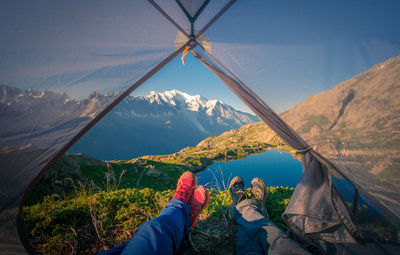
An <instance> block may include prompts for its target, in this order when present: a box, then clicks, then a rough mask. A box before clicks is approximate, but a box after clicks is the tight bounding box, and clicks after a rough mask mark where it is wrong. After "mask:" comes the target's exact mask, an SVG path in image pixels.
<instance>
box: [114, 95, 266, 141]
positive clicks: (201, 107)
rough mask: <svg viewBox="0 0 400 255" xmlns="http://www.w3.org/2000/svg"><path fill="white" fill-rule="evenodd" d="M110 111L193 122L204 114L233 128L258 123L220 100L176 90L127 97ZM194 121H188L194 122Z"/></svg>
mask: <svg viewBox="0 0 400 255" xmlns="http://www.w3.org/2000/svg"><path fill="white" fill-rule="evenodd" d="M114 112H115V114H118V115H120V116H123V117H130V116H131V115H134V116H137V117H148V116H152V117H159V118H167V117H168V116H172V115H184V116H186V117H189V115H193V117H195V119H197V118H198V117H199V116H202V115H204V116H203V117H205V116H208V117H209V118H208V119H209V120H210V121H212V119H213V118H215V117H216V118H217V122H218V123H219V124H221V125H228V126H235V127H234V128H237V127H240V126H242V125H244V124H248V123H252V122H254V121H257V120H258V119H257V117H255V116H254V115H251V114H248V113H245V112H241V111H237V110H235V109H234V108H233V107H231V106H230V105H227V104H224V103H223V102H222V101H220V100H208V99H207V98H204V97H202V96H200V95H195V96H191V95H189V94H187V93H184V92H181V91H179V90H172V91H165V92H161V93H160V92H154V91H151V92H149V93H148V94H147V95H145V96H137V97H135V96H129V97H128V98H127V99H125V100H124V101H123V103H121V104H120V105H119V106H117V108H116V110H115V111H114ZM218 117H219V118H218ZM195 119H192V120H193V121H195V122H196V120H195ZM232 128H233V127H232ZM204 132H206V133H210V134H213V133H214V132H213V130H212V129H204Z"/></svg>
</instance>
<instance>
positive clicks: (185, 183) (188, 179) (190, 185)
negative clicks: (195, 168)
mask: <svg viewBox="0 0 400 255" xmlns="http://www.w3.org/2000/svg"><path fill="white" fill-rule="evenodd" d="M196 185H197V183H196V175H195V174H193V173H192V172H189V171H186V172H184V173H183V174H182V175H181V177H180V178H179V180H178V184H177V185H176V190H175V193H174V197H173V198H179V199H182V200H183V201H184V202H186V203H187V204H190V199H191V198H192V196H193V193H194V189H195V188H196Z"/></svg>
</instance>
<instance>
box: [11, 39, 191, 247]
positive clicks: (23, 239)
mask: <svg viewBox="0 0 400 255" xmlns="http://www.w3.org/2000/svg"><path fill="white" fill-rule="evenodd" d="M189 43H191V41H189V42H188V43H186V44H184V45H183V46H182V47H180V48H179V49H177V50H176V51H174V52H173V53H172V54H171V55H169V56H168V57H166V58H165V59H164V60H163V61H161V62H160V63H159V64H158V65H157V66H155V67H154V68H153V69H152V70H150V71H149V72H148V73H146V74H145V75H144V76H143V77H142V78H141V79H139V80H138V81H137V82H135V83H134V84H133V85H132V86H130V87H129V88H128V89H127V90H125V91H124V92H123V93H122V94H121V95H120V96H119V97H118V98H116V99H115V100H114V101H113V102H112V103H111V104H109V105H108V106H107V107H106V108H105V109H104V110H103V111H102V112H101V113H99V114H98V115H97V116H96V117H95V118H94V119H93V120H92V121H91V122H89V123H88V124H87V125H86V126H85V127H84V128H83V129H82V130H81V131H80V132H79V133H78V134H77V135H76V136H74V138H72V139H71V141H70V142H69V143H67V144H66V145H65V146H64V148H62V149H61V150H60V151H59V152H58V153H57V154H56V155H55V156H54V157H53V158H52V159H51V160H50V161H49V162H48V163H47V164H46V166H45V167H43V168H42V170H40V172H39V173H38V174H37V175H36V177H35V178H34V179H33V180H32V181H31V183H30V184H29V186H28V187H27V188H26V189H25V190H24V191H22V192H21V193H19V194H18V196H16V198H18V197H19V196H21V195H23V197H22V199H21V202H20V203H19V208H18V215H17V230H18V235H19V237H20V239H21V242H22V244H23V245H24V248H25V249H26V250H27V251H28V252H30V253H31V252H32V251H33V249H32V247H31V245H30V243H29V241H28V239H27V238H26V235H25V233H24V230H23V226H22V208H23V205H24V202H25V201H26V199H27V198H28V196H29V194H30V193H31V191H32V189H33V187H35V186H36V184H37V183H38V182H39V181H40V180H41V179H42V177H43V175H44V174H45V173H46V171H47V170H49V169H50V167H51V166H52V165H53V164H54V163H55V162H56V161H57V160H58V159H59V158H60V157H61V156H62V155H63V154H64V153H65V152H67V150H68V149H69V148H70V147H71V146H72V145H73V144H74V143H75V142H77V141H78V140H79V139H80V138H81V137H82V136H83V135H84V134H85V133H86V132H87V131H88V130H89V129H90V128H91V127H93V126H94V125H95V124H96V123H97V122H98V121H99V120H101V119H102V118H103V117H104V116H105V115H106V114H107V113H108V112H110V111H111V110H112V109H113V108H114V107H115V106H116V105H117V104H119V103H120V102H121V101H122V100H123V99H124V98H125V97H127V96H128V95H129V94H130V93H132V92H133V91H134V90H135V89H137V88H138V87H139V86H141V85H142V84H143V83H144V82H146V81H147V80H148V79H150V78H151V77H152V76H153V75H155V74H156V73H157V72H158V71H160V70H161V69H162V68H163V67H164V66H165V65H167V64H168V63H169V62H171V60H173V59H174V58H175V57H176V56H178V55H179V54H180V53H181V52H183V51H184V50H185V48H186V46H187V45H189Z"/></svg>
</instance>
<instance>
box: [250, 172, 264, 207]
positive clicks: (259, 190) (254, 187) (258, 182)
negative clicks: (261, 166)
mask: <svg viewBox="0 0 400 255" xmlns="http://www.w3.org/2000/svg"><path fill="white" fill-rule="evenodd" d="M251 193H253V195H254V197H255V199H256V200H257V202H258V203H259V204H260V208H261V209H262V210H263V211H265V213H266V214H267V211H266V210H265V198H266V196H265V195H266V190H265V184H264V181H263V180H262V179H261V178H258V177H256V178H254V179H253V180H252V181H251ZM267 215H268V214H267Z"/></svg>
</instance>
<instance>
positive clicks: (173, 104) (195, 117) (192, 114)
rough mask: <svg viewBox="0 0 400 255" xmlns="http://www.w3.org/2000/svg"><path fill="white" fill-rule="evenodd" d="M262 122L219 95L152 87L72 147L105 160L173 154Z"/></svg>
mask: <svg viewBox="0 0 400 255" xmlns="http://www.w3.org/2000/svg"><path fill="white" fill-rule="evenodd" d="M256 121H258V118H257V117H256V116H254V115H251V114H249V113H245V112H241V111H238V110H235V109H234V108H233V107H231V106H230V105H227V104H224V103H223V102H221V101H219V100H208V99H207V98H204V97H202V96H200V95H194V96H192V95H189V94H187V93H184V92H181V91H179V90H172V91H165V92H154V91H151V92H149V93H148V94H147V95H144V96H129V97H127V98H126V99H125V100H123V101H122V102H121V103H120V104H119V105H118V106H116V107H115V109H113V110H112V111H111V112H110V113H109V114H107V116H105V117H104V119H102V120H101V121H100V122H99V123H98V124H97V125H96V126H94V127H93V128H92V129H91V130H90V131H89V132H88V133H87V134H86V135H85V136H84V137H82V138H81V139H80V140H79V141H78V142H77V144H76V145H74V146H73V147H72V148H71V150H70V151H71V152H73V153H77V152H83V153H86V154H88V155H91V156H94V157H97V158H101V159H128V158H132V157H135V156H139V155H147V154H167V153H173V152H175V151H178V150H180V149H181V148H183V147H186V146H193V145H196V144H197V143H198V142H200V141H201V140H203V139H204V138H206V137H208V136H214V135H219V134H221V133H222V132H224V131H227V130H230V129H233V128H239V127H241V126H243V125H245V124H248V123H252V122H256ZM100 139H101V140H100Z"/></svg>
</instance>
